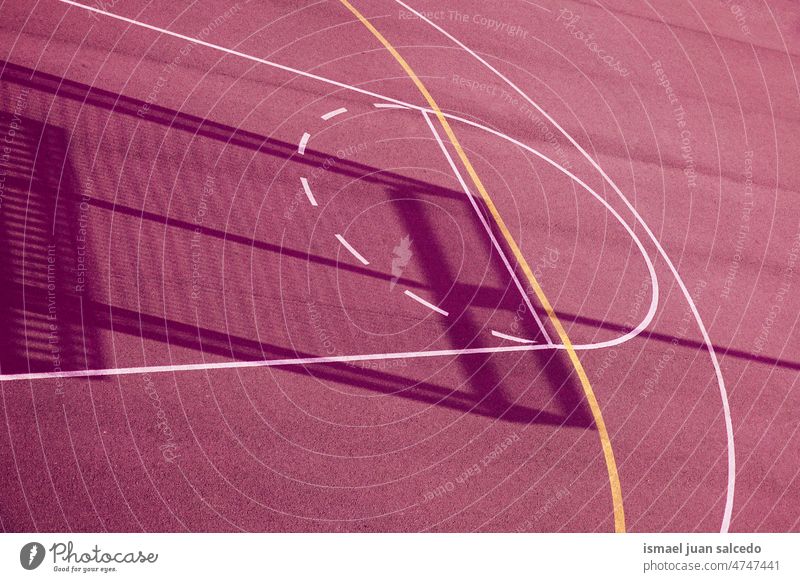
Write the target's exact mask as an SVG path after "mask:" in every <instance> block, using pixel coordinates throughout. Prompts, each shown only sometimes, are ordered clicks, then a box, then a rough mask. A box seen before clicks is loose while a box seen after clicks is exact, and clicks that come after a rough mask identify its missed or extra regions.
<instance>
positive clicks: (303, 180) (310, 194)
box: [300, 178, 317, 206]
mask: <svg viewBox="0 0 800 582" xmlns="http://www.w3.org/2000/svg"><path fill="white" fill-rule="evenodd" d="M300 183H301V184H302V185H303V191H304V192H305V193H306V198H308V201H309V202H310V203H311V206H316V205H317V199H316V198H314V193H313V192H312V191H311V186H309V185H308V178H300Z"/></svg>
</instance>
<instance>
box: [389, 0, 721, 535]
mask: <svg viewBox="0 0 800 582" xmlns="http://www.w3.org/2000/svg"><path fill="white" fill-rule="evenodd" d="M395 2H396V3H397V4H399V5H400V6H403V7H404V8H406V9H407V10H409V11H411V12H413V13H414V14H415V15H416V16H417V17H418V18H420V19H421V20H422V21H424V22H427V23H428V24H429V25H430V26H431V27H433V28H434V29H436V30H438V31H439V32H440V33H442V34H443V35H444V36H445V37H447V38H449V39H450V40H451V41H453V42H454V43H455V44H457V45H458V46H459V47H461V48H462V49H463V50H464V51H466V52H467V53H469V54H470V55H472V57H474V58H475V59H476V60H477V61H478V62H479V63H481V64H482V65H484V66H485V67H486V68H487V69H489V70H490V71H492V72H493V73H494V74H495V75H496V76H497V77H498V78H499V79H501V80H502V81H503V82H504V83H506V84H507V85H508V86H509V87H511V88H512V89H514V91H516V92H517V93H518V94H519V95H520V96H521V97H522V98H523V99H525V100H526V101H527V102H528V103H530V104H531V106H533V107H534V108H535V109H536V110H537V111H539V113H541V114H542V115H543V116H544V117H545V118H546V119H547V120H548V121H549V122H550V123H552V124H553V126H554V127H555V128H556V129H558V131H559V132H560V133H561V135H563V136H564V137H565V138H566V139H567V140H568V141H569V142H570V143H571V144H572V145H573V146H575V148H576V149H577V150H578V151H579V152H580V153H581V155H582V156H583V157H584V158H585V159H586V161H588V162H589V163H590V164H591V165H592V167H594V169H595V170H597V172H598V173H599V174H600V175H601V176H602V177H603V180H605V182H606V183H607V184H608V185H609V186H611V188H612V189H613V190H614V192H615V193H616V194H617V196H619V198H620V199H621V200H622V201H623V203H624V204H625V206H627V207H628V209H629V210H630V211H631V213H632V214H633V216H634V218H635V219H636V221H637V222H638V223H639V224H640V225H641V226H642V228H643V229H644V231H645V232H646V233H647V236H648V237H649V238H650V240H651V241H652V242H653V244H654V245H655V247H656V249H657V250H658V253H659V254H660V255H661V257H662V258H663V259H664V262H665V263H666V264H667V266H668V267H669V270H670V272H671V273H672V276H673V277H674V278H675V281H676V282H677V283H678V287H680V289H681V292H682V293H683V296H684V298H685V299H686V302H687V303H688V304H689V309H690V310H691V311H692V314H693V315H694V319H695V322H696V323H697V327H698V328H700V333H701V334H702V336H703V342H704V343H705V345H706V349H707V350H708V355H709V357H710V358H711V364H712V365H713V366H714V373H715V374H716V376H717V384H718V385H719V396H720V400H721V401H722V411H723V415H724V417H725V436H726V440H727V445H728V476H727V477H728V482H727V492H726V496H725V508H724V510H723V514H722V524H721V525H720V532H721V533H728V530H729V529H730V525H731V514H732V513H733V500H734V495H735V489H736V448H735V442H734V434H733V421H732V419H731V410H730V403H729V402H728V390H727V388H726V387H725V378H724V377H723V375H722V368H721V367H720V365H719V359H718V358H717V353H716V351H715V349H714V344H713V343H712V342H711V337H710V336H709V334H708V330H707V329H706V326H705V323H704V322H703V319H702V317H700V312H699V311H698V309H697V305H695V302H694V299H692V295H691V293H689V290H688V289H687V288H686V284H685V283H684V281H683V278H682V277H681V275H680V273H679V272H678V269H677V267H676V266H675V264H674V263H673V262H672V259H670V258H669V255H668V254H667V252H666V251H665V250H664V247H663V246H662V245H661V242H660V241H659V240H658V237H656V235H655V234H654V233H653V231H652V230H651V229H650V227H649V226H648V225H647V222H645V220H644V218H642V216H641V215H640V214H639V213H638V212H637V211H636V208H635V207H634V206H633V204H631V202H630V200H628V198H627V197H626V196H625V195H624V194H623V193H622V190H621V189H620V188H619V186H617V184H616V183H615V182H614V181H613V180H612V179H611V177H610V176H609V175H608V174H607V173H606V172H605V170H603V168H602V167H601V166H600V164H599V163H598V162H597V161H596V160H595V159H594V158H593V157H592V156H590V155H589V153H588V152H587V151H586V150H585V149H584V148H583V146H581V145H580V144H579V143H578V141H577V140H576V139H575V138H574V137H572V135H570V134H569V132H567V130H565V129H564V128H563V127H561V125H559V123H558V122H557V121H556V120H555V119H554V118H553V117H551V116H550V114H548V113H547V112H546V111H545V110H544V109H543V108H542V107H541V106H539V104H538V103H536V102H535V101H534V100H533V99H531V98H530V97H529V96H528V95H527V93H525V92H524V91H523V90H522V89H520V88H519V87H518V86H517V85H515V84H514V83H513V82H512V81H511V79H509V78H508V77H506V76H505V75H503V73H501V72H500V71H499V70H497V69H496V68H495V67H493V66H492V65H491V64H489V62H487V61H486V59H484V58H483V57H481V56H480V55H479V54H478V53H476V52H475V51H473V50H472V49H471V48H469V47H468V46H467V45H465V44H464V43H463V42H461V41H460V40H458V39H457V38H456V37H454V36H453V35H452V34H450V33H449V32H447V31H446V30H445V29H444V28H442V27H441V26H439V25H438V24H436V23H435V22H433V21H432V20H430V19H429V18H427V17H426V16H425V15H423V14H421V13H419V12H418V11H416V10H414V9H413V8H412V7H411V6H409V5H408V4H406V3H405V2H402V0H395ZM526 149H530V148H529V147H528V148H526ZM537 155H540V154H537ZM548 161H550V162H551V163H552V164H554V165H556V164H555V162H553V161H552V160H548ZM586 189H587V190H588V191H589V192H592V191H591V190H590V189H589V188H588V187H586ZM624 225H625V226H626V228H629V227H628V225H627V223H624ZM634 240H635V241H637V244H639V243H638V238H635V237H634ZM645 259H646V260H647V261H648V267H651V265H650V259H649V257H648V256H645ZM651 277H654V271H653V270H652V269H651ZM656 302H657V296H656V293H655V291H654V293H653V303H656ZM648 323H649V320H648ZM640 325H641V324H640Z"/></svg>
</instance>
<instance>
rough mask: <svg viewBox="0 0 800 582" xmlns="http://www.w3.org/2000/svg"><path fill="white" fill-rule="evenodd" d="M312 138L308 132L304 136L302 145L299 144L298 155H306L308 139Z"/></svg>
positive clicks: (301, 139) (301, 140)
mask: <svg viewBox="0 0 800 582" xmlns="http://www.w3.org/2000/svg"><path fill="white" fill-rule="evenodd" d="M310 137H311V134H310V133H308V132H306V133H304V134H303V137H301V138H300V143H299V144H297V153H298V154H300V155H301V156H302V155H305V153H306V146H307V145H308V139H309V138H310Z"/></svg>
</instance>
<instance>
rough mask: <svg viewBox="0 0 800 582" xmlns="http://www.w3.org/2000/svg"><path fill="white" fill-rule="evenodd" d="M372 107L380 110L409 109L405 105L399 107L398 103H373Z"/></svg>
mask: <svg viewBox="0 0 800 582" xmlns="http://www.w3.org/2000/svg"><path fill="white" fill-rule="evenodd" d="M372 106H373V107H377V108H378V109H408V107H406V106H405V105H399V104H397V103H373V104H372Z"/></svg>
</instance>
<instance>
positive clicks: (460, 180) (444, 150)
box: [422, 111, 553, 344]
mask: <svg viewBox="0 0 800 582" xmlns="http://www.w3.org/2000/svg"><path fill="white" fill-rule="evenodd" d="M422 116H423V117H424V118H425V122H426V123H427V124H428V127H429V128H430V130H431V132H432V133H433V137H435V138H436V142H437V143H438V144H439V148H440V149H441V150H442V153H444V157H445V158H447V163H448V164H450V168H451V169H452V170H453V174H455V176H456V178H457V179H458V183H459V184H461V189H462V190H464V193H465V194H466V195H467V198H468V199H469V201H470V204H472V208H473V209H474V210H475V213H476V214H477V215H478V218H479V219H480V221H481V224H483V228H484V229H485V230H486V233H487V234H488V235H489V238H490V239H491V241H492V244H493V245H494V248H495V250H497V253H498V254H499V255H500V258H501V259H502V260H503V264H504V265H505V266H506V269H507V270H508V274H509V275H511V279H512V280H513V281H514V284H515V285H516V286H517V289H518V290H519V292H520V294H521V295H522V300H523V301H524V302H525V305H526V306H527V307H528V311H530V312H531V315H533V318H534V319H535V320H536V324H537V325H538V326H539V329H540V330H541V331H542V335H544V337H545V339H546V340H547V343H548V344H552V343H553V340H551V339H550V335H549V334H548V333H547V330H546V329H545V327H544V324H543V323H542V320H541V319H539V314H538V313H536V310H535V309H534V308H533V304H532V303H531V300H530V298H529V297H528V294H527V293H525V288H524V287H523V286H522V283H520V281H519V278H518V277H517V274H516V273H515V272H514V268H513V267H512V266H511V263H510V262H509V260H508V257H506V254H505V253H504V252H503V249H502V247H501V246H500V243H499V242H497V239H496V238H495V236H494V233H493V232H492V228H491V227H490V226H489V223H488V222H486V217H485V216H484V215H483V212H481V209H480V208H479V207H478V202H477V198H476V197H475V196H474V195H473V194H472V192H470V189H469V188H468V187H467V183H466V182H464V178H463V177H462V176H461V172H459V171H458V167H456V164H455V162H454V161H453V158H452V157H451V156H450V152H448V151H447V148H446V147H445V145H444V142H443V141H442V138H441V136H440V135H439V132H438V131H437V130H436V127H435V126H434V125H433V123H431V120H430V117H429V116H428V114H427V113H426V112H424V111H423V112H422Z"/></svg>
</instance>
